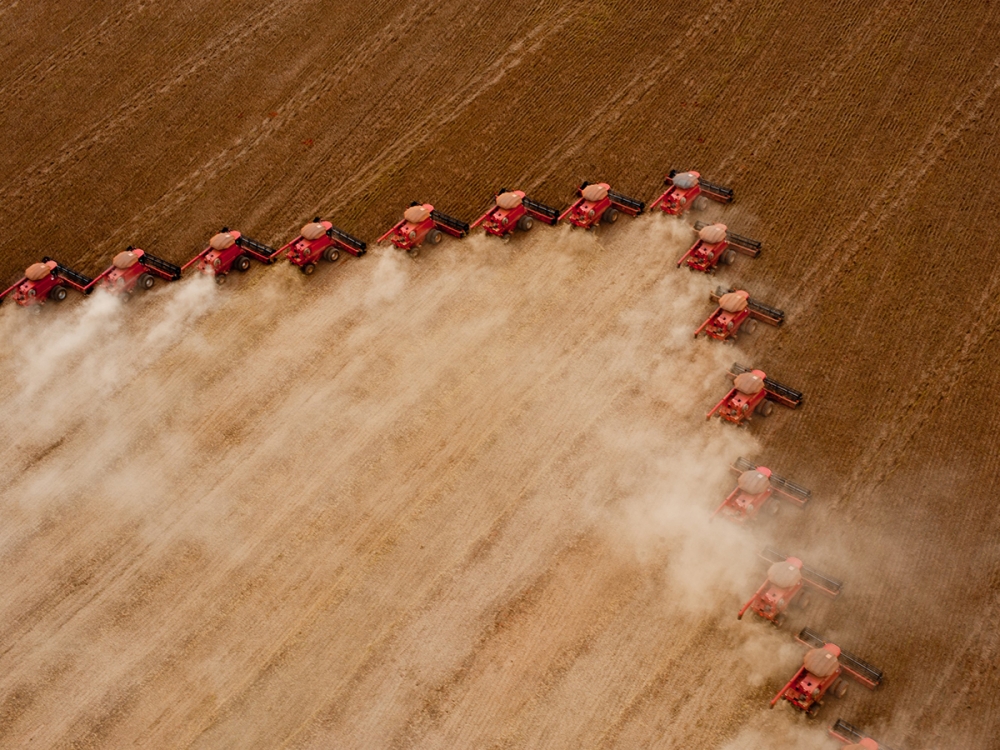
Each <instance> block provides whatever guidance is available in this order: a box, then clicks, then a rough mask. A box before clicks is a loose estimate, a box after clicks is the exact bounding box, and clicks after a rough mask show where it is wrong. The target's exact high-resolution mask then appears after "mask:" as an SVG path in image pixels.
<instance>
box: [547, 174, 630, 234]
mask: <svg viewBox="0 0 1000 750" xmlns="http://www.w3.org/2000/svg"><path fill="white" fill-rule="evenodd" d="M576 194H577V199H576V200H575V201H574V202H573V203H572V205H570V207H569V208H567V209H566V210H565V211H563V212H562V215H561V216H560V217H559V219H560V220H562V219H567V218H568V219H569V222H570V224H572V225H573V226H575V227H581V228H582V229H593V228H594V227H596V226H597V225H598V224H614V223H615V222H616V221H618V216H619V214H623V213H624V214H628V215H629V216H638V215H639V214H641V213H642V212H643V211H644V210H645V209H646V204H645V203H643V202H642V201H638V200H636V199H635V198H629V197H628V196H626V195H622V194H621V193H616V192H615V191H614V190H612V189H611V186H610V185H608V184H607V183H604V182H597V183H594V184H591V183H589V182H585V183H583V184H582V185H580V187H578V188H577V189H576Z"/></svg>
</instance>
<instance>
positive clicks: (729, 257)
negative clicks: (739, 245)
mask: <svg viewBox="0 0 1000 750" xmlns="http://www.w3.org/2000/svg"><path fill="white" fill-rule="evenodd" d="M734 260H736V251H735V250H726V253H725V255H723V256H722V262H723V263H725V264H726V265H727V266H731V265H733V261H734Z"/></svg>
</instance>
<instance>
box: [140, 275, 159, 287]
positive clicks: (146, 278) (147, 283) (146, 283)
mask: <svg viewBox="0 0 1000 750" xmlns="http://www.w3.org/2000/svg"><path fill="white" fill-rule="evenodd" d="M155 283H156V279H154V278H153V277H152V276H150V275H149V274H148V273H144V274H142V275H141V276H140V277H139V281H138V286H139V288H140V289H145V290H147V291H148V290H150V289H152V288H153V284H155Z"/></svg>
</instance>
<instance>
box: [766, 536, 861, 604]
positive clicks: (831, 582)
mask: <svg viewBox="0 0 1000 750" xmlns="http://www.w3.org/2000/svg"><path fill="white" fill-rule="evenodd" d="M760 556H761V557H763V558H764V559H765V560H767V561H768V562H771V563H775V562H784V561H785V560H787V559H788V555H783V554H782V553H780V552H778V551H777V550H775V549H772V548H771V547H766V548H765V549H764V551H763V552H761V553H760ZM802 577H803V578H804V579H805V580H806V582H807V583H809V584H811V585H812V586H813V587H814V588H817V589H819V590H820V591H822V592H823V593H824V594H827V595H828V596H830V597H832V598H834V599H836V598H837V597H838V596H840V590H841V589H842V588H843V587H844V582H843V581H838V580H837V579H836V578H830V577H829V576H825V575H823V574H822V573H818V572H817V571H815V570H813V569H812V568H809V567H807V566H805V565H803V566H802Z"/></svg>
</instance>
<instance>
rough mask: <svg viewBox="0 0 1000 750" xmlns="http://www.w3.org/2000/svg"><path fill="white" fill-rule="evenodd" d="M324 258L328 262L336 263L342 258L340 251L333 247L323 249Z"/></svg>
mask: <svg viewBox="0 0 1000 750" xmlns="http://www.w3.org/2000/svg"><path fill="white" fill-rule="evenodd" d="M323 260H325V261H326V262H327V263H336V262H337V261H338V260H340V251H339V250H337V249H336V248H333V247H329V248H327V249H326V250H324V251H323Z"/></svg>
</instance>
